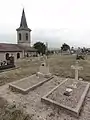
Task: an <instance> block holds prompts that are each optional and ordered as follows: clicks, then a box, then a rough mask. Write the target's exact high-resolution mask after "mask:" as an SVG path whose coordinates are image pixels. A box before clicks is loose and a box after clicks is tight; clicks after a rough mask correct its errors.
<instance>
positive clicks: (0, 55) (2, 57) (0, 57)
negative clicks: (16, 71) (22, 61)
mask: <svg viewBox="0 0 90 120" xmlns="http://www.w3.org/2000/svg"><path fill="white" fill-rule="evenodd" d="M6 53H9V55H11V54H13V56H14V60H15V62H16V60H17V53H20V58H23V57H24V54H23V52H0V62H1V60H2V61H4V60H5V61H6Z"/></svg>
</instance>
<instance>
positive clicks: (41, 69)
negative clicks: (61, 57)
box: [37, 63, 51, 76]
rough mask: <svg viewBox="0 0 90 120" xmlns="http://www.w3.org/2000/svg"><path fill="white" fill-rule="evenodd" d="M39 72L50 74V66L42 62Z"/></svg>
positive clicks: (44, 74) (45, 74) (40, 73)
mask: <svg viewBox="0 0 90 120" xmlns="http://www.w3.org/2000/svg"><path fill="white" fill-rule="evenodd" d="M37 74H38V75H43V76H50V75H51V73H50V72H49V66H46V63H42V64H41V66H40V68H39V72H38V73H37Z"/></svg>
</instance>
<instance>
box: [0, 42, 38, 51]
mask: <svg viewBox="0 0 90 120" xmlns="http://www.w3.org/2000/svg"><path fill="white" fill-rule="evenodd" d="M23 50H24V51H28V52H36V51H37V50H36V49H35V48H33V47H24V46H20V45H18V44H8V43H0V52H22V51H23Z"/></svg>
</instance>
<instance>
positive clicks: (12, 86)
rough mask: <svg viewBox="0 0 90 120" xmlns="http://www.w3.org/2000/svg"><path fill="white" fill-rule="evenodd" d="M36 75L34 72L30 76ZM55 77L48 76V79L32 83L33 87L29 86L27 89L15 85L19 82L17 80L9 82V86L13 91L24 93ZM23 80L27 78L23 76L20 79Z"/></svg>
mask: <svg viewBox="0 0 90 120" xmlns="http://www.w3.org/2000/svg"><path fill="white" fill-rule="evenodd" d="M34 75H35V74H33V75H31V76H29V77H32V76H34ZM29 77H26V78H29ZM53 78H54V77H53V76H51V77H50V78H46V80H44V81H41V82H39V83H37V84H35V85H32V86H31V87H29V88H27V89H23V88H21V87H18V86H17V85H13V83H17V82H18V81H16V82H13V83H9V88H10V89H11V90H12V91H15V92H20V93H22V94H27V93H28V92H29V91H30V90H33V89H35V88H37V87H39V86H40V85H42V84H44V83H45V82H48V81H49V80H51V79H53ZM23 80H25V78H23V79H21V80H19V81H23Z"/></svg>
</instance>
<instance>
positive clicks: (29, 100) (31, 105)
mask: <svg viewBox="0 0 90 120" xmlns="http://www.w3.org/2000/svg"><path fill="white" fill-rule="evenodd" d="M63 80H65V79H64V78H58V77H56V76H55V77H54V78H53V79H52V80H50V81H48V82H47V83H44V84H43V85H42V86H40V87H38V88H37V89H35V90H33V91H31V92H29V93H28V94H27V95H22V94H18V93H14V92H11V91H10V90H9V89H8V85H4V86H1V87H0V96H2V97H4V98H5V99H7V100H8V101H9V102H12V100H13V101H15V102H16V104H17V105H20V106H23V108H24V110H25V111H26V112H28V113H29V114H30V115H31V118H32V119H31V120H90V107H89V105H90V91H89V93H88V95H87V97H86V100H85V105H84V107H83V110H82V112H81V116H80V117H79V119H77V118H74V117H73V116H71V115H69V114H67V113H65V111H61V110H58V109H57V108H54V107H53V106H49V105H46V104H44V103H41V97H43V96H44V95H45V94H47V93H48V92H49V91H50V90H51V89H53V88H54V87H55V86H57V85H58V84H59V83H60V82H62V81H63Z"/></svg>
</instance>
